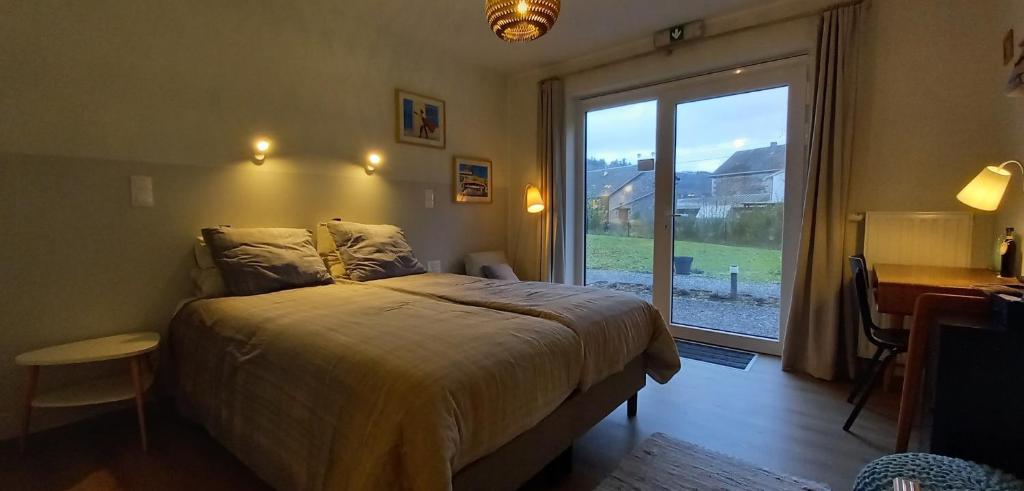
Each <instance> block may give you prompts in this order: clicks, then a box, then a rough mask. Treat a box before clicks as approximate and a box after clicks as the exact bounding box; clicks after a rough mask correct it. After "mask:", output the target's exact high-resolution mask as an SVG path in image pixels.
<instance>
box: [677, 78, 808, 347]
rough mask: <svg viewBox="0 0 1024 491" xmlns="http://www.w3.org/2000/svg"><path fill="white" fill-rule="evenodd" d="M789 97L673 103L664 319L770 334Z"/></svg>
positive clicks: (782, 92)
mask: <svg viewBox="0 0 1024 491" xmlns="http://www.w3.org/2000/svg"><path fill="white" fill-rule="evenodd" d="M788 99H789V88H788V87H780V88H775V89H768V90H761V91H757V92H748V93H744V94H737V95H730V96H725V97H719V98H715V99H708V100H702V101H696V102H689V103H684V104H679V105H678V106H677V107H676V119H677V121H676V155H675V162H676V186H675V189H676V191H675V202H676V218H675V220H674V221H675V227H674V230H675V242H674V248H673V249H674V254H673V256H674V257H673V261H672V262H673V275H672V322H673V323H675V324H682V325H688V326H695V327H703V328H708V329H714V330H718V331H726V332H731V333H739V334H747V335H751V336H757V337H764V338H771V339H778V337H779V298H780V296H781V295H780V293H781V292H780V290H781V283H782V281H781V272H782V218H783V207H784V206H783V203H784V201H785V198H786V196H785V183H786V122H787V108H788Z"/></svg>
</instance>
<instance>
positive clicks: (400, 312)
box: [170, 273, 679, 490]
mask: <svg viewBox="0 0 1024 491" xmlns="http://www.w3.org/2000/svg"><path fill="white" fill-rule="evenodd" d="M170 331H171V332H170V338H171V344H172V349H173V358H174V362H175V366H176V370H175V372H176V377H177V386H178V392H177V396H178V397H177V399H178V403H179V408H180V409H181V410H182V411H183V413H184V414H186V415H187V416H189V417H190V418H192V419H194V420H196V421H197V422H199V423H200V424H202V425H203V426H204V427H205V428H206V429H207V430H208V431H209V432H210V434H211V435H212V436H214V437H215V438H216V439H217V440H219V441H220V442H221V443H222V444H223V445H225V447H227V448H228V449H229V450H230V451H232V452H233V453H234V454H235V455H236V456H237V457H238V458H239V459H240V460H241V461H242V462H244V463H245V464H246V465H248V466H249V467H250V468H251V469H253V470H254V472H256V474H257V475H259V476H260V477H261V478H262V479H264V480H265V481H267V482H268V483H269V484H271V485H272V486H274V487H275V488H277V489H282V490H321V489H424V490H434V489H437V490H445V489H452V488H455V489H513V488H515V487H517V486H518V485H520V484H521V483H523V482H524V481H525V480H527V479H529V478H530V477H531V476H532V475H533V474H535V473H536V472H537V471H538V470H540V468H541V467H543V466H544V465H545V464H546V463H548V462H550V461H551V460H552V459H554V458H555V457H556V456H557V455H558V454H560V453H561V452H563V451H564V450H566V449H567V448H568V447H570V446H571V444H572V441H573V439H575V438H577V437H579V436H580V435H582V434H583V433H584V432H586V431H587V430H588V429H589V428H590V427H592V426H593V425H594V424H596V423H597V422H598V421H600V420H601V419H603V418H604V417H605V416H606V415H607V414H609V413H610V412H611V411H612V410H614V409H615V408H616V407H617V406H619V405H621V404H622V403H623V402H624V401H626V400H627V399H630V398H632V397H635V395H636V393H637V391H639V390H640V389H641V388H642V387H643V386H644V384H645V381H646V377H647V376H648V375H649V376H651V377H652V378H653V379H654V380H656V381H658V382H662V383H664V382H667V381H668V380H669V379H670V378H671V377H672V376H673V375H674V374H675V373H676V372H677V371H678V370H679V358H678V355H677V353H676V350H675V345H674V342H673V341H672V338H671V336H670V335H669V333H668V331H667V329H666V327H665V324H664V321H663V320H662V318H661V316H660V314H659V313H658V312H657V310H656V309H654V308H653V307H652V306H651V305H650V304H648V303H647V302H644V301H642V300H640V299H638V298H636V297H634V296H631V295H626V294H621V293H617V292H609V291H603V290H594V289H588V288H579V287H570V286H564V285H550V284H545V283H530V282H524V283H519V282H503V281H494V280H483V279H479V278H471V277H465V276H460V275H444V274H429V273H428V274H416V275H407V276H403V277H400V278H390V279H382V280H376V281H365V282H352V281H344V280H342V281H338V282H337V283H334V284H327V285H322V286H309V287H304V288H294V289H286V290H282V291H276V292H272V293H264V294H258V295H246V296H227V297H223V298H210V299H203V300H196V301H193V302H190V303H188V304H187V305H185V306H184V307H183V308H182V309H181V310H180V311H179V312H178V314H177V315H176V316H175V317H174V319H173V320H172V322H171V329H170ZM634 402H635V399H634Z"/></svg>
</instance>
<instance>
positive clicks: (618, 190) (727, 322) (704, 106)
mask: <svg viewBox="0 0 1024 491" xmlns="http://www.w3.org/2000/svg"><path fill="white" fill-rule="evenodd" d="M802 62H803V60H802V59H801V60H798V61H793V60H789V61H788V62H786V63H780V64H776V65H774V66H773V65H771V64H769V65H768V66H761V67H755V68H750V69H743V70H733V71H729V72H722V73H718V74H712V75H707V76H703V77H697V78H692V79H687V80H684V81H680V82H673V83H670V84H663V85H659V86H655V87H649V88H645V89H641V90H637V91H633V92H627V93H621V94H615V95H613V96H605V97H602V98H596V99H593V100H589V101H585V102H584V103H583V109H584V111H582V112H583V118H582V119H583V121H581V123H582V127H583V129H584V131H583V139H582V146H583V149H582V150H583V151H582V152H580V153H579V154H580V155H582V156H583V158H584V160H585V162H584V163H583V164H584V165H583V166H581V167H582V168H581V171H582V173H583V175H584V179H583V181H584V183H583V187H584V188H585V193H581V194H583V196H584V200H585V203H583V206H582V209H584V210H585V213H586V216H585V217H584V220H583V221H584V230H583V234H582V235H583V237H584V239H585V241H584V244H585V246H584V248H583V254H584V257H583V264H584V268H583V271H582V273H583V274H582V277H583V279H584V283H585V284H587V285H589V286H595V287H599V288H610V289H615V290H620V291H627V292H631V293H634V294H637V295H639V296H641V297H643V298H645V299H648V300H651V301H653V302H654V303H655V305H656V306H658V307H659V309H660V310H661V311H662V313H663V315H665V316H666V318H667V319H668V320H669V321H670V324H671V325H672V329H673V333H674V334H675V335H676V336H678V337H682V338H687V339H693V340H697V341H702V342H708V343H713V344H718V345H725V346H733V347H738V348H743V349H751V350H756V351H760V352H766V353H778V352H779V351H780V340H781V339H782V337H783V336H784V334H785V333H784V332H782V326H783V322H782V320H783V318H784V316H785V315H786V311H787V309H788V305H789V298H788V297H789V295H788V288H789V285H791V284H792V269H793V268H792V266H793V265H794V264H795V254H796V251H795V248H796V246H797V245H798V242H799V240H798V239H799V230H800V227H799V219H800V207H801V203H802V199H803V196H802V193H803V187H804V184H803V183H804V179H805V178H804V168H803V167H804V164H803V162H804V158H803V156H804V128H803V126H804V120H805V107H806V104H805V101H804V80H805V69H804V65H803V63H802ZM577 209H580V208H579V207H578V208H577Z"/></svg>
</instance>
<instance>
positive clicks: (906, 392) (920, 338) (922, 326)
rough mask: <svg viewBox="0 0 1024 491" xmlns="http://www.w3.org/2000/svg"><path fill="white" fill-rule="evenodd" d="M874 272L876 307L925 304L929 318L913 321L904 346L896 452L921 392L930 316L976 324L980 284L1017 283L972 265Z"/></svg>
mask: <svg viewBox="0 0 1024 491" xmlns="http://www.w3.org/2000/svg"><path fill="white" fill-rule="evenodd" d="M874 273H875V279H876V285H877V291H876V296H875V301H876V304H877V305H878V311H879V312H881V313H883V314H891V315H897V316H906V315H914V314H915V312H919V311H918V309H923V312H924V313H926V314H927V317H929V319H916V320H915V322H914V327H913V328H912V331H911V333H910V345H909V347H908V349H907V367H906V372H905V376H904V379H903V392H902V393H901V395H900V414H899V423H898V424H897V429H896V451H897V452H906V451H907V447H908V444H909V443H910V430H911V427H912V426H913V421H914V416H915V413H916V410H917V404H918V399H919V396H920V388H921V376H922V373H923V371H924V360H925V354H926V353H925V351H926V349H927V346H928V329H929V328H930V325H931V321H932V320H934V319H932V318H931V317H933V316H937V315H942V316H943V317H944V318H955V319H956V320H957V321H958V322H960V323H964V324H971V323H976V322H978V320H979V319H981V318H984V316H985V315H987V313H988V299H987V298H986V297H985V295H984V294H983V293H982V292H981V290H979V289H978V287H979V286H983V285H995V284H1001V285H1014V284H1020V282H1019V281H1017V280H1016V279H1006V278H999V277H998V276H997V275H996V273H995V272H994V271H989V270H986V269H974V268H946V267H935V266H904V265H895V264H876V265H875V266H874ZM937 295H950V297H939V296H937ZM922 296H925V300H926V301H925V302H923V303H922V302H919V300H921V299H922ZM919 313H920V312H919Z"/></svg>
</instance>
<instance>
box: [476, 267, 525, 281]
mask: <svg viewBox="0 0 1024 491" xmlns="http://www.w3.org/2000/svg"><path fill="white" fill-rule="evenodd" d="M480 272H481V273H483V275H484V278H488V279H491V280H509V281H519V277H518V276H516V272H515V271H512V266H509V265H508V264H505V263H501V264H485V265H484V266H483V267H481V268H480Z"/></svg>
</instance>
